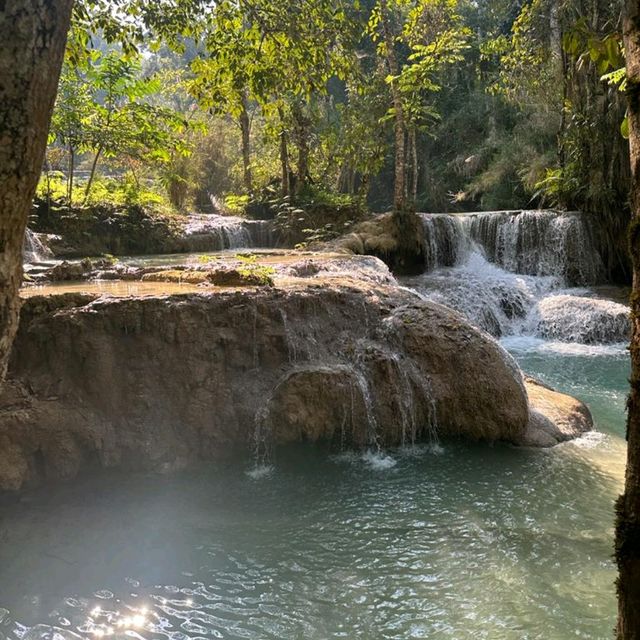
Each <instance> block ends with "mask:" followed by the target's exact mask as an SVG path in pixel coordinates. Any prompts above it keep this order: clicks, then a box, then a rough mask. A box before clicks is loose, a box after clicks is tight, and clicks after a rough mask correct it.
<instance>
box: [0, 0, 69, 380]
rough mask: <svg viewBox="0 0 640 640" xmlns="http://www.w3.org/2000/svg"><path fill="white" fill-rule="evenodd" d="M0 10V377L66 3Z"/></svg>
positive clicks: (41, 0) (42, 0)
mask: <svg viewBox="0 0 640 640" xmlns="http://www.w3.org/2000/svg"><path fill="white" fill-rule="evenodd" d="M1 4H2V11H1V12H0V42H2V45H1V46H0V78H2V80H1V81H0V379H2V378H3V377H4V374H5V373H6V368H7V363H8V360H9V353H10V351H11V344H12V342H13V337H14V335H15V332H16V329H17V327H18V318H19V312H20V298H19V288H20V284H21V282H22V243H23V240H24V232H25V228H26V225H27V220H28V217H29V211H30V209H31V202H32V200H33V196H34V193H35V189H36V186H37V184H38V178H39V176H40V172H41V170H42V162H43V159H44V152H45V148H46V144H47V134H48V130H49V121H50V119H51V112H52V110H53V104H54V101H55V97H56V89H57V85H58V78H59V75H60V68H61V66H62V58H63V55H64V49H65V45H66V40H67V31H68V29H69V24H70V21H71V6H72V4H73V0H9V2H2V3H1Z"/></svg>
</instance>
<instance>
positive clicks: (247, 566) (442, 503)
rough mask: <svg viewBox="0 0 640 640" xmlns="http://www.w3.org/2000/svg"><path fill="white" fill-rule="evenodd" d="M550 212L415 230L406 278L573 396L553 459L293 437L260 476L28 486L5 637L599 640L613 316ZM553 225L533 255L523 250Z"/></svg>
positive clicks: (205, 472)
mask: <svg viewBox="0 0 640 640" xmlns="http://www.w3.org/2000/svg"><path fill="white" fill-rule="evenodd" d="M492 215H495V214H492ZM560 217H562V216H560ZM447 218H453V217H452V216H447ZM556 218H557V217H556ZM556 218H554V219H550V220H541V219H535V220H533V221H531V222H530V223H527V222H526V220H518V221H517V222H515V223H514V224H513V225H512V226H513V227H515V226H518V225H520V226H521V227H522V229H515V228H511V227H509V228H507V229H506V230H505V229H502V230H501V229H500V228H499V227H500V225H502V224H504V225H505V226H508V225H509V224H512V223H513V222H514V221H513V220H507V219H506V218H504V219H500V220H498V221H489V222H486V221H485V222H483V221H480V222H468V221H462V222H461V221H460V220H456V219H453V220H448V221H445V222H443V221H436V222H435V223H434V222H433V220H432V218H428V217H427V218H426V219H425V232H426V233H431V236H429V238H430V240H431V239H433V242H434V243H435V245H434V246H436V248H437V249H438V250H439V253H438V252H436V255H438V256H439V257H438V258H437V259H434V262H433V264H431V265H430V267H431V269H430V270H429V271H428V272H427V273H425V274H423V275H421V276H419V277H417V278H411V279H407V280H406V281H404V282H403V284H404V285H405V286H408V287H411V288H413V289H415V290H416V291H417V292H418V293H419V294H420V295H421V296H424V297H427V298H430V299H435V300H437V301H439V302H443V303H445V304H449V305H451V306H453V307H454V308H457V309H458V310H459V311H461V312H462V313H466V314H467V315H468V316H469V317H470V319H471V320H472V321H473V322H475V323H476V324H478V325H479V326H480V327H481V328H483V329H485V330H487V331H489V332H491V333H493V335H495V336H496V337H497V338H498V339H499V340H500V341H501V342H502V344H503V346H505V347H506V348H507V349H508V350H509V351H510V352H511V353H512V354H513V355H514V357H515V358H516V359H517V361H518V362H519V364H520V366H521V367H522V369H523V371H525V372H526V373H527V374H530V375H533V376H535V377H538V378H539V379H541V380H542V381H543V382H545V383H548V384H550V385H552V386H554V387H556V388H557V389H559V390H560V391H564V392H566V393H569V394H573V395H575V396H576V397H578V398H580V399H582V400H583V401H585V402H586V403H587V404H588V406H589V408H590V410H591V411H592V413H593V416H594V419H595V423H596V430H595V431H594V432H591V433H588V434H586V435H585V436H583V437H582V438H580V439H578V440H576V441H574V442H569V443H565V444H562V445H559V446H557V447H555V448H553V449H548V450H538V449H518V448H514V447H511V446H507V445H495V446H487V445H484V444H468V443H463V442H459V441H441V442H440V443H439V444H431V445H422V446H417V447H409V448H405V449H399V450H391V451H386V452H383V453H375V454H374V453H370V452H365V453H348V452H343V453H339V454H336V455H333V456H327V455H326V454H325V453H321V452H319V451H318V450H316V449H314V448H313V447H311V446H302V445H300V446H295V447H286V448H283V449H280V450H278V451H277V453H276V458H275V460H274V464H273V465H272V466H269V467H265V468H263V469H261V470H260V471H261V472H260V473H256V472H255V470H253V471H252V464H251V461H250V460H247V459H236V460H230V461H227V462H225V463H216V464H211V465H209V466H208V467H207V468H201V469H197V470H193V471H190V472H181V473H179V474H175V475H171V476H166V477H158V476H156V475H144V474H138V475H135V476H119V475H117V474H108V475H100V476H97V477H92V478H86V479H84V480H82V481H81V482H76V483H73V484H68V485H59V486H56V487H45V488H42V489H39V490H37V491H33V492H30V493H26V494H24V496H23V497H22V498H21V499H20V500H19V501H17V502H16V501H13V502H8V503H7V504H5V505H4V506H3V508H2V510H1V511H0V514H1V515H0V541H1V544H0V638H7V639H11V640H14V639H18V640H36V639H45V638H46V639H47V640H71V639H75V638H101V637H109V636H113V637H117V638H124V637H127V638H134V639H143V638H144V639H147V638H149V639H150V638H166V639H167V640H199V639H201V638H226V639H242V638H245V639H255V640H258V639H271V638H272V639H274V640H275V639H297V638H305V639H318V640H320V639H327V638H349V639H353V638H359V639H367V640H372V639H374V638H394V639H395V638H397V639H407V638H429V639H435V640H438V639H443V640H444V639H452V640H466V639H469V640H471V639H474V640H475V639H478V638H487V639H492V640H493V639H501V640H502V639H504V640H524V639H527V640H530V639H540V640H543V639H545V640H548V639H554V640H555V639H558V640H562V639H565V638H567V639H568V638H589V639H600V638H603V639H604V638H610V637H612V633H613V627H614V624H615V617H616V603H615V590H614V580H615V576H616V572H615V567H614V564H613V561H612V552H613V503H614V500H615V498H616V496H617V495H618V494H619V493H620V491H621V488H622V483H623V474H624V462H625V458H624V456H625V445H624V405H625V400H626V393H627V388H628V382H627V380H628V375H629V362H628V353H627V351H626V347H625V345H624V335H625V333H624V332H625V331H626V325H625V321H624V316H625V310H624V307H623V305H622V304H621V303H620V300H613V299H612V296H611V292H610V291H608V292H607V294H606V295H605V294H604V293H603V292H602V291H601V290H599V289H598V288H597V287H594V285H595V284H596V282H597V274H598V271H599V269H600V267H601V265H599V264H597V263H593V262H589V261H587V258H585V256H587V255H588V254H587V252H586V251H585V252H584V253H582V252H581V253H579V256H578V259H577V262H576V261H575V260H572V259H571V257H570V256H568V255H567V252H570V250H571V247H570V246H569V245H568V244H567V243H568V242H569V240H571V242H573V241H574V236H575V227H574V226H572V225H575V221H574V220H571V221H570V224H569V223H567V222H566V221H562V220H561V221H558V220H557V219H556ZM505 220H506V222H505ZM474 225H475V226H474ZM482 225H484V227H486V229H489V231H486V229H484V231H483V227H482ZM491 225H493V226H494V227H497V230H496V229H493V227H491ZM435 226H438V229H439V230H437V231H438V233H440V236H437V233H435V232H434V228H435ZM440 227H442V228H443V229H444V228H445V227H446V229H445V231H442V229H440ZM534 227H535V233H533V231H532V229H533V228H534ZM569 227H570V228H569ZM565 228H569V231H568V232H567V235H565V236H563V235H562V234H563V233H564V232H565ZM489 232H490V233H491V234H493V235H491V236H490V237H489V235H487V234H489ZM434 233H435V235H434ZM551 233H553V234H555V235H553V238H554V239H555V242H556V244H555V245H554V247H553V248H552V250H553V252H554V253H552V254H549V256H544V255H541V254H540V253H539V254H537V255H536V256H534V257H535V259H534V257H532V254H531V251H528V248H527V246H526V244H523V242H524V241H525V240H527V239H528V241H530V242H531V243H532V246H539V245H540V243H541V242H542V240H541V237H540V234H542V235H543V236H544V234H551ZM442 234H445V235H446V237H444V236H443V235H442ZM483 234H485V235H484V236H483ZM509 234H512V235H513V234H515V239H514V238H513V237H512V235H509ZM536 234H538V235H536ZM436 236H437V237H436ZM443 237H444V239H443ZM544 237H546V238H547V239H546V240H545V242H548V241H549V238H548V237H547V236H544ZM562 238H565V240H564V241H563V240H562ZM509 242H511V243H512V244H509ZM562 242H564V244H562ZM585 242H586V240H585ZM490 243H494V244H495V246H493V245H491V246H492V247H493V248H491V247H489V245H490ZM512 245H513V246H517V247H518V251H519V253H518V255H525V254H526V255H528V256H529V257H530V258H531V260H528V261H525V262H522V263H516V262H514V261H513V259H512V258H513V256H512V255H511V254H509V252H508V249H509V247H511V246H512ZM527 251H528V252H527ZM563 251H564V252H565V253H564V254H562V252H563ZM556 253H557V254H558V255H556ZM514 255H515V254H514ZM510 256H511V257H510ZM558 256H559V257H558ZM490 259H491V260H490ZM540 265H542V267H540ZM558 265H560V267H558ZM114 284H115V283H114ZM126 284H127V286H128V284H129V283H126ZM64 286H67V287H68V286H70V285H64ZM177 286H180V285H177ZM125 295H126V294H125ZM615 297H619V298H621V299H623V297H624V295H623V294H622V295H620V296H618V294H617V293H616V294H615ZM550 299H551V300H550ZM621 318H622V319H621Z"/></svg>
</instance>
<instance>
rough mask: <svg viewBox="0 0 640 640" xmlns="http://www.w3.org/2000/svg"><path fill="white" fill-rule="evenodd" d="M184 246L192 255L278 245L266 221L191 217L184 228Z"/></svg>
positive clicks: (268, 222) (229, 217)
mask: <svg viewBox="0 0 640 640" xmlns="http://www.w3.org/2000/svg"><path fill="white" fill-rule="evenodd" d="M184 242H185V244H186V248H187V249H188V250H189V251H194V252H195V251H224V250H225V249H245V248H250V247H255V248H257V247H262V248H270V247H273V246H275V245H276V244H277V234H276V233H275V231H274V227H273V223H272V222H271V221H268V220H245V219H244V218H238V217H234V216H221V215H217V214H194V215H191V216H189V221H188V222H187V224H186V225H185V227H184Z"/></svg>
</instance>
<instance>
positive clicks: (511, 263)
mask: <svg viewBox="0 0 640 640" xmlns="http://www.w3.org/2000/svg"><path fill="white" fill-rule="evenodd" d="M421 215H422V220H423V227H424V232H425V240H426V242H427V246H428V247H429V248H430V251H429V254H430V257H429V260H428V267H429V269H433V268H436V267H450V266H455V265H457V264H461V263H462V262H464V260H465V257H466V256H467V254H468V253H469V252H472V251H474V250H477V249H480V250H481V251H482V252H483V254H484V255H485V256H486V257H487V259H488V260H489V261H490V262H493V263H495V264H497V265H499V266H501V267H503V268H504V269H505V270H507V271H510V272H512V273H521V274H525V275H536V276H554V277H559V278H561V279H562V280H563V282H565V284H567V285H571V286H574V285H592V284H596V283H597V282H599V281H600V280H601V279H602V276H603V266H602V260H601V258H600V255H599V254H598V251H597V250H596V248H595V246H594V243H593V241H592V238H591V234H590V232H589V228H588V225H587V224H586V222H585V218H584V217H583V216H582V215H580V214H578V213H571V212H569V213H560V212H557V211H551V210H534V211H489V212H484V213H471V214H464V215H447V214H421Z"/></svg>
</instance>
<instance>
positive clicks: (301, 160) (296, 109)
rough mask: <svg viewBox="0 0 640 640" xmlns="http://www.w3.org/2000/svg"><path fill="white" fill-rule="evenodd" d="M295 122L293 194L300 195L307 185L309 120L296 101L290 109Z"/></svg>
mask: <svg viewBox="0 0 640 640" xmlns="http://www.w3.org/2000/svg"><path fill="white" fill-rule="evenodd" d="M292 113H293V119H294V122H295V140H296V146H297V147H298V171H297V175H296V184H295V192H296V195H300V194H301V193H302V191H303V189H304V187H305V185H306V184H307V175H308V174H309V132H310V128H311V121H310V118H309V117H308V116H307V114H305V112H304V107H303V106H302V105H301V104H300V103H299V102H298V101H297V100H296V101H294V103H293V108H292Z"/></svg>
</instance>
